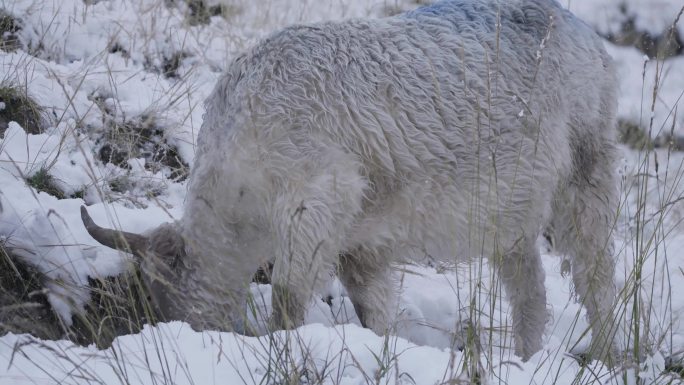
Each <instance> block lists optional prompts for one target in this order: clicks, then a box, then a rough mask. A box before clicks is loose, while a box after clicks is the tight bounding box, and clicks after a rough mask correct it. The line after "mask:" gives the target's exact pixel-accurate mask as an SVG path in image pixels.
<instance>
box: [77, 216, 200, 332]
mask: <svg viewBox="0 0 684 385" xmlns="http://www.w3.org/2000/svg"><path fill="white" fill-rule="evenodd" d="M81 219H82V220H83V224H84V225H85V228H86V230H87V231H88V233H89V234H90V236H92V237H93V238H94V239H95V240H96V241H98V242H99V243H101V244H102V245H104V246H107V247H110V248H113V249H116V250H121V251H125V252H129V253H131V254H133V256H134V257H135V263H136V265H137V266H138V267H139V269H140V272H141V275H142V278H143V282H144V283H145V286H146V288H147V291H148V294H149V296H150V301H151V304H152V305H153V309H154V315H155V317H156V318H158V319H159V320H161V321H164V320H188V321H191V319H192V314H191V313H192V306H189V305H188V303H187V302H188V301H187V297H188V296H187V287H186V286H187V283H188V282H187V280H185V278H187V275H188V273H189V271H190V270H191V269H190V267H189V265H188V258H187V257H186V255H185V246H184V241H183V237H182V236H181V234H180V231H179V229H178V226H177V225H176V224H175V223H169V224H163V225H160V226H159V227H157V228H155V229H154V230H153V231H152V232H150V233H149V234H147V235H140V234H134V233H129V232H125V231H118V230H113V229H107V228H103V227H100V226H98V225H97V224H95V222H94V221H93V219H92V218H91V217H90V215H89V214H88V210H86V208H85V207H83V206H82V207H81ZM190 323H191V324H192V322H190Z"/></svg>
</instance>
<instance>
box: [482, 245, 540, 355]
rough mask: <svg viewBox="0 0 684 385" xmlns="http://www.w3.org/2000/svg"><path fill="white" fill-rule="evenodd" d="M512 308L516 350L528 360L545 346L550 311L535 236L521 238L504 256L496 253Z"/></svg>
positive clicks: (497, 265)
mask: <svg viewBox="0 0 684 385" xmlns="http://www.w3.org/2000/svg"><path fill="white" fill-rule="evenodd" d="M492 264H493V265H494V266H496V268H497V271H498V275H499V279H501V281H502V282H503V284H504V288H505V289H506V294H507V296H508V299H509V301H510V304H511V306H512V308H513V309H512V312H513V336H514V338H515V353H516V354H517V355H518V356H520V357H522V359H523V360H528V359H529V358H530V357H531V356H532V355H533V354H534V353H536V352H537V351H539V350H540V349H541V347H542V337H543V334H544V328H545V326H546V320H547V318H548V313H547V310H546V288H545V287H544V270H543V267H542V264H541V256H540V255H539V249H538V248H537V246H536V239H533V238H527V237H526V238H522V239H520V240H519V241H518V242H517V243H516V244H515V245H514V246H513V248H512V249H511V250H509V251H507V252H505V253H504V255H503V256H493V257H492Z"/></svg>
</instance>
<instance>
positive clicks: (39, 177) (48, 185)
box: [26, 168, 66, 199]
mask: <svg viewBox="0 0 684 385" xmlns="http://www.w3.org/2000/svg"><path fill="white" fill-rule="evenodd" d="M26 184H28V185H29V186H31V187H33V188H34V189H36V190H37V191H38V192H44V193H46V194H50V195H52V196H54V197H56V198H57V199H64V198H66V196H65V195H64V192H62V190H60V189H59V187H57V185H56V184H55V179H54V177H53V176H52V175H50V173H49V171H48V169H46V168H41V169H40V170H38V171H37V172H36V173H35V174H33V175H31V176H30V177H28V178H26Z"/></svg>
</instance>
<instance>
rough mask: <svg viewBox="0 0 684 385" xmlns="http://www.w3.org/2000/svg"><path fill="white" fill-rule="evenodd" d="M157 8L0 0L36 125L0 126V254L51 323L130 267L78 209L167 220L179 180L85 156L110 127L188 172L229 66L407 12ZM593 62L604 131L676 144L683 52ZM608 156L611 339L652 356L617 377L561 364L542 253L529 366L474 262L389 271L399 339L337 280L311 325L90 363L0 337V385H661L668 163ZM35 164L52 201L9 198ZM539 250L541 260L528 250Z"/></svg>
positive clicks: (146, 346)
mask: <svg viewBox="0 0 684 385" xmlns="http://www.w3.org/2000/svg"><path fill="white" fill-rule="evenodd" d="M169 3H171V2H170V1H167V2H165V1H162V0H108V1H104V0H103V1H88V2H86V1H82V0H64V1H57V0H52V1H50V0H45V1H39V0H0V9H3V10H4V11H5V12H6V13H7V14H9V15H11V16H13V17H15V18H16V19H17V20H20V25H21V30H20V31H19V32H18V33H17V34H18V36H19V39H20V41H21V43H22V48H21V49H19V50H17V51H15V52H6V51H0V86H3V87H5V86H8V85H11V86H14V87H20V88H22V89H25V90H26V91H27V93H28V95H29V96H30V97H32V98H33V99H34V100H35V101H36V102H37V104H38V105H39V106H40V107H41V108H42V110H43V117H42V118H43V120H44V123H43V125H44V127H43V129H44V132H43V133H41V134H27V131H28V129H27V128H26V127H21V126H20V125H19V124H17V123H10V125H9V127H8V128H7V130H6V131H5V132H4V134H3V135H2V139H1V140H0V242H2V245H3V247H5V248H7V249H9V250H11V251H12V252H13V254H15V255H16V256H18V257H20V258H22V259H23V260H24V261H26V262H28V263H30V264H32V265H35V266H37V267H38V269H39V270H40V271H41V272H42V273H43V274H45V276H46V277H47V281H46V282H45V285H46V290H47V295H48V299H49V301H50V304H51V305H52V306H53V308H54V309H55V310H56V311H57V313H58V314H59V315H60V317H61V319H62V320H63V322H65V323H66V324H69V323H70V322H71V314H72V313H73V312H74V311H76V312H78V311H81V310H82V308H83V306H84V304H85V302H86V301H87V300H88V298H89V288H88V287H87V278H88V277H89V276H90V277H93V276H106V275H117V274H120V273H122V272H125V271H127V269H128V265H127V263H126V261H127V259H126V257H125V256H122V255H120V254H119V253H117V252H114V251H112V250H110V249H107V248H105V247H102V246H100V245H98V244H97V243H96V242H95V241H94V240H93V239H92V238H90V236H89V235H88V234H87V233H86V231H85V229H84V228H83V226H82V224H81V221H80V217H79V211H78V208H79V206H81V205H82V204H84V203H85V204H88V205H89V212H90V213H91V215H92V216H93V218H94V219H95V221H96V222H97V223H98V224H101V225H108V226H112V227H119V228H121V229H124V230H127V231H133V232H142V231H145V230H147V229H150V228H152V227H154V226H155V225H157V224H159V223H162V222H168V221H170V220H172V219H173V218H178V217H179V216H180V214H181V212H182V207H183V198H184V193H185V181H184V180H183V179H182V178H176V177H174V175H175V174H174V170H173V168H172V167H170V166H169V165H168V164H161V165H160V166H158V167H157V166H153V165H151V163H152V160H150V157H146V156H145V154H144V153H140V156H139V157H137V158H135V159H131V160H128V161H126V162H124V163H122V164H118V165H115V164H112V163H108V164H107V163H105V162H102V160H101V156H100V155H101V153H102V152H101V151H102V148H103V146H105V145H106V143H107V140H109V139H110V138H111V133H112V132H113V131H114V130H115V129H121V128H122V127H126V125H127V124H140V122H143V121H149V120H151V121H153V126H154V127H156V128H157V129H158V130H160V131H161V133H160V134H159V135H158V136H159V137H158V138H155V140H157V141H163V142H164V143H166V144H168V145H169V146H172V147H173V148H174V149H176V150H177V153H178V155H179V157H180V158H182V161H183V162H184V163H185V164H186V165H187V167H192V158H193V153H194V141H195V138H196V135H197V131H198V129H199V127H200V125H201V122H202V114H203V105H202V102H203V100H204V98H205V97H206V96H207V95H208V93H209V92H210V91H211V89H212V87H213V83H214V81H215V80H216V79H217V77H218V76H219V75H220V71H221V70H222V69H223V68H225V67H226V65H227V63H228V62H229V61H230V59H231V58H232V57H234V56H235V55H236V53H238V52H240V51H241V50H242V49H244V48H245V47H247V46H249V45H250V44H252V43H253V42H255V41H256V40H257V39H258V38H259V37H262V36H264V35H265V34H267V33H268V32H270V31H272V30H275V29H277V28H280V27H283V26H286V25H289V24H291V23H296V22H308V21H317V20H327V19H341V18H348V17H378V16H383V15H385V14H387V13H392V12H396V11H397V10H398V9H408V8H411V7H415V6H416V4H413V3H411V2H409V1H408V0H406V1H399V0H391V1H388V0H369V1H364V0H318V1H310V0H305V1H297V0H265V1H260V2H253V1H248V0H235V1H229V2H225V3H226V4H228V5H229V6H228V7H225V8H224V10H223V14H222V15H219V16H213V17H211V18H210V19H209V22H208V23H207V24H204V23H194V22H190V21H189V19H188V15H189V14H190V13H191V9H190V8H189V7H188V6H187V5H185V4H184V3H182V2H178V4H176V6H170V5H169ZM218 3H220V2H219V1H213V2H209V4H218ZM563 3H564V4H565V3H568V4H567V5H568V7H569V8H570V9H571V10H573V11H576V12H578V13H579V14H580V15H581V16H582V17H584V18H586V19H587V21H588V22H589V23H591V24H592V25H594V26H596V27H597V28H598V29H599V30H602V31H608V29H609V28H612V26H613V25H615V23H619V22H620V20H621V19H620V18H621V17H624V15H622V13H620V12H621V11H620V8H619V7H618V6H617V1H614V0H601V1H594V0H573V1H571V2H567V1H563ZM627 3H628V4H629V5H630V8H629V9H630V10H632V11H633V12H635V13H636V14H638V15H639V18H638V19H637V20H638V23H643V28H644V29H647V28H653V29H654V30H659V32H661V31H662V29H663V27H664V26H667V25H669V23H671V22H672V20H673V19H674V17H675V16H676V13H677V12H678V10H679V8H681V5H684V4H680V1H678V0H669V1H665V0H657V1H655V0H652V1H646V0H641V1H637V0H629V1H628V2H627ZM616 20H617V21H616ZM681 24H684V23H681ZM681 24H680V29H681V28H682V27H681ZM639 25H641V24H639ZM607 48H608V50H609V52H610V53H611V54H612V55H613V56H614V58H615V60H616V63H617V65H618V71H619V77H620V79H621V93H620V108H619V116H620V118H621V119H622V120H625V121H628V122H631V123H633V124H637V125H640V126H641V127H651V128H652V132H651V135H652V136H653V137H655V136H658V135H659V134H662V133H667V132H669V131H670V130H671V129H673V130H674V131H676V132H684V113H681V112H680V113H677V111H678V110H677V107H682V105H683V103H684V102H683V101H682V99H684V98H683V97H682V95H683V93H684V57H679V58H672V59H669V60H667V61H666V62H664V63H662V62H657V61H646V60H645V59H644V57H643V54H641V53H639V52H638V51H637V50H635V49H633V48H625V47H615V46H612V45H609V44H607ZM644 69H646V71H644ZM654 88H655V89H656V90H657V92H656V94H655V96H654V93H653V90H654ZM1 107H2V106H0V108H1ZM651 118H652V123H651ZM623 151H624V161H623V164H621V165H620V172H621V175H622V176H623V178H622V181H621V191H622V192H623V194H622V201H623V202H624V205H623V206H622V207H621V212H620V218H619V222H618V223H617V225H616V250H617V257H618V272H617V274H616V280H617V282H618V285H619V288H620V289H621V290H623V297H624V301H623V304H624V308H622V310H624V312H621V324H622V325H623V328H624V330H621V332H620V336H621V337H620V338H621V339H622V340H623V343H624V344H625V345H627V347H630V346H631V345H630V344H632V343H633V341H634V333H633V331H634V329H635V328H636V329H637V330H638V333H639V334H640V335H642V336H643V338H642V341H646V343H645V345H647V346H652V348H651V349H650V350H647V351H645V353H646V355H645V360H643V361H642V362H639V363H636V364H626V365H625V367H624V368H620V369H619V370H618V371H617V372H611V371H609V370H608V369H607V368H605V367H603V366H602V365H601V364H595V365H596V366H590V367H587V368H583V367H581V366H580V365H579V364H578V363H577V361H576V360H575V359H573V358H572V357H571V356H570V355H569V354H568V353H566V352H568V351H581V348H582V346H585V345H586V343H587V341H588V336H587V335H585V331H586V329H587V327H588V325H587V323H586V321H585V320H584V311H583V310H582V308H581V306H580V305H579V304H577V303H576V302H575V300H574V297H573V292H572V288H571V285H570V281H569V279H568V278H567V277H565V276H564V268H563V262H562V258H561V257H559V256H555V255H549V253H548V252H546V253H545V256H544V265H545V269H546V272H547V275H546V287H547V290H548V307H549V312H550V315H551V321H550V322H549V324H548V325H547V335H546V337H545V348H544V350H543V351H541V352H539V353H538V354H537V355H535V356H534V357H533V358H532V359H531V360H530V361H529V362H527V363H522V362H521V361H520V359H519V358H517V357H515V356H514V355H513V353H512V350H511V349H510V347H511V346H512V336H511V334H510V329H511V328H510V320H509V319H508V314H509V308H508V304H507V303H506V302H505V300H503V297H502V294H503V293H502V292H501V288H500V287H499V286H498V285H497V284H496V283H495V282H494V281H493V279H492V275H491V273H490V271H489V269H488V266H486V265H482V266H480V265H473V266H467V265H465V266H462V265H459V266H458V267H454V266H436V267H422V266H406V267H405V268H404V269H403V270H402V271H403V272H402V273H398V277H397V278H398V280H399V281H400V282H401V283H402V289H403V291H402V295H401V300H400V309H401V311H400V312H401V314H400V315H399V316H398V320H399V321H398V324H397V335H398V336H399V337H396V336H391V337H388V338H387V339H383V338H382V337H378V336H376V335H374V334H373V333H372V332H370V331H369V330H366V329H362V328H360V327H359V326H358V319H356V316H355V315H354V312H353V308H352V307H351V305H350V304H349V301H348V300H347V301H345V298H346V297H345V296H344V290H343V289H342V288H341V287H339V284H338V283H335V284H333V285H332V286H331V287H330V288H329V292H328V293H324V294H326V295H328V294H329V295H330V296H331V298H332V300H331V302H332V306H328V305H327V304H326V303H324V302H323V301H314V302H312V304H311V307H310V310H309V313H308V315H307V322H308V323H310V324H309V325H307V326H304V327H302V328H300V329H298V330H296V331H294V332H290V333H286V332H279V333H276V334H275V335H274V336H272V337H271V338H268V337H261V338H252V337H243V336H239V335H236V334H233V333H218V332H204V333H196V332H193V331H192V330H190V328H189V327H188V326H187V325H185V324H182V323H178V322H175V323H169V324H165V325H159V326H157V327H150V326H147V327H146V328H145V330H143V332H142V333H140V334H138V335H127V336H121V337H119V338H118V339H117V340H116V341H115V342H114V344H113V346H112V347H111V348H109V349H106V350H97V349H96V348H95V347H94V346H90V347H78V346H76V345H74V344H73V343H72V342H69V341H56V342H55V341H40V340H35V339H33V338H31V337H30V336H27V335H13V334H8V335H5V336H3V337H0V384H35V383H39V384H42V383H51V384H52V383H65V384H71V383H74V384H76V383H77V384H94V383H104V384H116V383H122V384H123V383H132V384H158V383H169V384H170V383H174V384H175V383H178V384H186V383H187V384H213V383H224V384H233V383H235V384H238V383H248V384H259V383H284V382H285V380H284V379H283V376H293V375H294V376H296V377H297V380H298V381H300V382H302V383H307V384H314V383H329V384H362V383H382V384H385V383H387V384H390V383H400V384H411V383H415V384H435V383H458V381H459V380H464V381H468V378H472V374H473V370H472V369H473V368H474V367H477V366H479V371H480V372H481V375H482V376H484V378H485V379H486V380H487V381H489V382H491V383H509V384H530V383H538V384H546V383H571V382H573V381H576V382H577V383H623V382H624V383H636V378H637V377H639V378H641V379H642V380H643V383H654V382H655V383H668V381H669V380H677V379H678V377H677V375H676V374H673V373H667V372H666V373H663V369H664V367H665V358H666V357H669V356H673V355H674V356H675V358H677V354H681V353H682V352H684V324H682V316H684V296H682V295H678V293H680V292H682V291H684V271H683V270H681V266H684V253H682V252H681V250H682V249H684V231H683V230H684V229H683V228H682V225H681V222H682V215H684V203H682V200H681V197H683V196H684V185H682V178H681V177H682V172H684V171H683V167H682V162H684V156H682V154H681V153H673V154H670V153H668V152H667V150H658V151H656V152H651V153H645V154H642V153H638V152H634V151H632V150H627V149H623ZM41 170H48V172H49V174H50V175H52V177H53V178H54V180H55V183H56V184H57V186H58V187H59V188H60V190H62V192H63V194H64V195H65V196H66V197H67V198H66V199H57V198H56V197H54V196H52V195H49V194H47V193H45V192H37V191H36V190H35V189H33V188H32V187H30V186H28V185H27V183H26V179H27V178H30V177H31V176H34V175H36V174H37V173H39V172H40V171H41ZM114 182H116V183H114ZM122 185H123V187H121V186H122ZM70 197H71V198H70ZM540 247H542V248H543V250H546V248H545V245H543V244H542V242H540ZM635 272H638V273H639V283H640V285H639V286H638V287H635V285H634V282H635V278H634V277H635ZM252 291H253V294H254V296H255V298H259V299H260V301H257V302H258V303H262V306H261V307H262V308H263V309H262V310H263V311H261V312H259V317H260V318H262V319H263V317H264V316H265V314H267V312H268V311H269V309H268V307H269V306H266V305H263V304H264V303H268V302H269V301H268V299H269V298H270V287H269V286H265V285H254V286H253V288H252ZM635 309H637V311H636V313H635ZM466 320H469V322H467V321H466ZM635 320H638V322H636V321H635ZM469 325H470V326H474V329H475V330H476V332H477V337H476V339H477V340H478V341H479V344H481V345H482V348H481V351H479V352H478V351H472V350H469V349H466V350H465V351H463V352H461V351H458V350H457V349H453V348H454V347H455V346H459V345H462V344H463V343H464V342H463V338H464V335H467V333H466V332H464V330H466V331H467V329H468V328H469ZM409 340H410V341H411V342H409ZM466 345H467V346H470V347H472V346H474V345H478V344H477V343H473V342H472V341H471V342H470V343H469V344H468V343H466ZM473 357H474V358H473ZM473 365H474V366H473ZM616 373H617V374H616Z"/></svg>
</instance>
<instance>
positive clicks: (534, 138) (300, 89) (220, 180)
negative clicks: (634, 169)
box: [143, 0, 616, 359]
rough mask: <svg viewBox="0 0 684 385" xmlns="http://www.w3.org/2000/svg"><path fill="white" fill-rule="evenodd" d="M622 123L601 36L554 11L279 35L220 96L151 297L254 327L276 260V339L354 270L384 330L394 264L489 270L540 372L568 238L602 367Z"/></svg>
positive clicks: (355, 283)
mask: <svg viewBox="0 0 684 385" xmlns="http://www.w3.org/2000/svg"><path fill="white" fill-rule="evenodd" d="M615 110H616V79H615V75H614V70H613V67H612V64H611V59H610V58H609V57H608V55H607V54H606V52H605V51H604V49H603V46H602V42H601V40H600V39H599V38H598V37H597V36H596V35H595V34H594V33H593V32H592V31H591V30H590V28H588V27H587V26H586V25H585V24H583V23H582V22H581V21H579V20H578V19H576V18H575V17H574V16H572V15H571V14H570V13H569V12H567V11H565V10H564V9H562V8H561V6H560V5H559V4H557V3H556V2H554V1H552V0H517V1H496V0H454V1H443V2H439V3H437V4H435V5H432V6H428V7H424V8H420V9H418V10H415V11H412V12H408V13H405V14H402V15H399V16H396V17H390V18H385V19H380V20H353V21H347V22H342V23H322V24H314V25H302V26H294V27H290V28H287V29H285V30H282V31H280V32H277V33H275V34H273V35H271V36H270V37H269V38H267V39H265V40H264V41H262V42H261V43H259V44H258V45H256V46H255V47H254V48H252V49H251V50H249V51H248V52H247V53H245V54H244V55H242V56H240V57H238V58H237V59H236V60H235V61H234V62H233V63H232V64H231V65H230V67H229V69H228V70H227V72H226V74H225V75H224V76H223V77H222V78H221V79H220V80H219V82H218V84H217V85H216V88H215V90H214V92H213V93H212V94H211V96H210V97H209V98H208V99H207V112H206V115H205V121H204V124H203V126H202V130H201V132H200V134H199V138H198V145H197V155H196V159H195V163H194V168H193V170H192V174H191V176H190V182H189V191H188V196H187V203H186V208H185V214H184V216H183V218H182V220H180V221H179V222H177V223H176V224H175V225H166V226H164V227H162V228H160V229H157V230H155V231H154V232H153V233H151V235H150V236H149V238H148V239H149V244H148V246H147V252H146V254H148V255H156V256H157V257H148V258H147V259H144V261H145V262H144V264H143V267H144V270H145V271H146V274H147V276H148V282H150V284H151V286H152V290H153V293H154V298H155V299H156V301H157V303H158V305H159V308H160V310H161V312H162V313H163V314H164V315H165V316H166V317H168V318H173V319H185V320H187V321H189V322H190V323H191V324H193V326H195V327H197V328H226V327H231V326H228V325H227V324H230V323H232V324H233V326H232V327H240V326H238V325H239V324H240V322H239V318H240V316H239V315H238V313H240V311H239V310H236V309H242V305H241V304H242V303H243V301H244V294H245V292H246V288H247V285H248V283H249V281H250V278H251V276H252V274H253V272H254V271H256V269H257V268H258V267H259V266H260V265H262V264H263V263H264V262H266V261H268V260H270V259H272V260H274V261H275V267H274V271H273V277H272V282H273V285H274V300H273V301H274V302H273V305H274V316H273V319H272V324H273V326H274V327H278V328H281V327H293V326H297V325H300V324H301V323H302V322H303V316H304V311H305V305H306V304H307V303H308V301H309V300H310V298H311V296H312V291H313V290H314V289H315V288H316V287H317V286H318V285H319V284H320V283H321V282H323V281H325V280H326V279H328V277H329V273H330V271H331V270H333V269H334V268H335V267H337V269H338V273H339V276H340V279H341V280H342V282H343V284H344V285H345V286H346V288H347V290H348V292H349V295H350V297H351V300H352V302H353V304H354V306H355V308H356V311H357V313H358V315H359V318H360V319H361V321H362V323H363V324H364V325H366V326H367V327H370V328H372V329H373V330H374V331H376V332H378V333H383V332H385V330H386V328H387V327H388V325H389V324H390V323H391V322H392V314H391V312H390V311H389V306H388V304H391V303H393V297H394V295H395V288H394V285H393V283H392V281H391V274H390V268H391V265H392V263H394V262H397V261H400V260H404V259H406V258H410V259H414V260H415V259H416V258H417V259H423V258H425V257H426V256H429V257H432V258H442V259H449V260H456V259H459V260H464V259H465V260H467V259H468V258H471V259H472V258H479V257H481V256H484V257H486V258H489V261H490V263H491V265H492V266H494V267H495V269H496V270H497V272H498V274H499V277H500V278H501V280H502V281H503V283H504V285H505V289H506V292H507V294H508V296H509V298H510V301H511V304H512V307H513V328H514V333H515V335H516V337H515V344H516V352H517V353H518V354H519V355H521V356H522V357H523V358H525V359H527V358H529V357H530V356H531V355H532V354H533V353H535V352H536V351H538V350H539V349H540V348H541V343H542V333H543V330H544V325H545V322H546V320H547V311H546V294H545V289H544V272H543V270H542V266H541V261H540V255H539V250H538V247H537V246H536V244H535V243H536V240H537V237H538V235H539V234H540V232H541V231H542V230H543V229H545V228H547V227H551V228H553V230H554V231H555V239H556V242H557V246H558V248H559V249H560V251H561V252H563V253H566V254H568V255H569V256H570V257H571V261H572V274H573V280H574V284H575V290H576V292H577V294H578V295H579V297H580V298H581V299H582V301H583V302H584V305H585V306H586V308H587V310H588V316H589V319H590V321H591V323H592V327H593V335H594V337H593V340H594V347H595V348H597V349H600V352H599V354H605V353H607V352H608V351H609V350H610V347H611V342H610V341H609V338H610V337H608V336H609V335H611V332H610V330H612V326H611V325H612V318H613V317H612V313H611V307H612V304H613V300H614V297H615V288H614V285H613V272H614V262H613V258H612V255H611V243H612V241H611V230H612V226H613V221H614V217H615V202H614V200H615V193H616V191H615V190H616V188H615V179H614V166H613V158H614V153H615V149H614V136H615ZM179 235H180V237H179ZM160 257H161V258H160ZM160 261H162V262H163V263H162V262H160ZM162 278H163V279H162Z"/></svg>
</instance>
